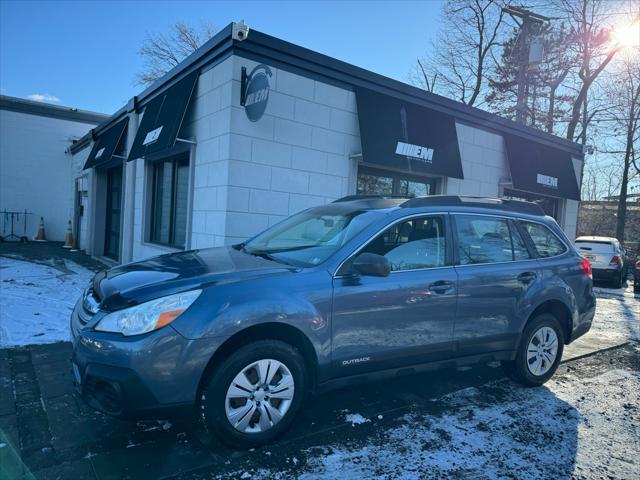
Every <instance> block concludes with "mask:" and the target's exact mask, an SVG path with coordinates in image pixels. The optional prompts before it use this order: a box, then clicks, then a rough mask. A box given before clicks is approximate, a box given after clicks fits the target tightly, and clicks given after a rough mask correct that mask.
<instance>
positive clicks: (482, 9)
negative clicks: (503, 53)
mask: <svg viewBox="0 0 640 480" xmlns="http://www.w3.org/2000/svg"><path fill="white" fill-rule="evenodd" d="M503 3H504V2H503V1H502V0H447V1H446V2H445V4H444V7H443V10H442V24H441V28H440V32H439V34H438V36H437V40H436V41H435V43H434V44H433V46H432V49H431V51H432V52H433V53H431V54H430V55H429V56H427V58H425V59H419V60H418V65H417V66H416V72H415V74H414V76H413V80H414V83H417V84H418V85H420V86H422V87H423V88H425V89H427V90H429V91H435V92H436V93H440V94H442V95H444V96H447V97H450V98H454V99H456V100H459V101H460V102H462V103H466V104H467V105H476V104H477V103H478V101H479V100H480V101H481V100H483V96H482V95H481V93H482V91H483V88H484V87H485V85H486V74H487V70H488V68H487V63H488V62H489V61H490V59H491V52H492V50H493V49H496V48H497V47H498V46H499V33H500V27H501V25H502V23H503V19H504V15H503V12H502V6H503ZM429 71H431V72H432V73H431V75H429V74H428V72H429ZM436 79H437V80H438V82H437V84H435V86H434V83H435V80H436ZM434 87H435V88H434Z"/></svg>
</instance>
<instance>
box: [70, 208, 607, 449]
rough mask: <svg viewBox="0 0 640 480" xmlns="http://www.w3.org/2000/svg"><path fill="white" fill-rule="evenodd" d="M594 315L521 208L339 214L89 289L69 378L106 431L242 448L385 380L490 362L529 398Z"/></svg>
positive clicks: (553, 231)
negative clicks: (310, 399)
mask: <svg viewBox="0 0 640 480" xmlns="http://www.w3.org/2000/svg"><path fill="white" fill-rule="evenodd" d="M594 313H595V297H594V294H593V290H592V278H591V267H590V264H589V262H588V260H586V259H585V258H583V257H581V256H580V255H579V254H578V253H577V252H576V250H575V249H574V248H573V246H572V244H571V242H570V241H569V240H568V239H567V237H566V236H565V234H564V233H563V232H562V230H561V229H560V228H559V227H558V225H557V224H556V222H555V221H554V220H553V219H552V218H550V217H547V216H545V215H544V213H543V212H542V210H541V209H540V208H539V207H538V206H537V205H536V204H533V203H528V202H520V201H513V200H506V199H491V198H471V197H451V196H432V197H421V198H389V197H357V196H356V197H345V198H343V199H340V200H338V201H335V202H333V203H331V204H329V205H325V206H320V207H316V208H311V209H308V210H305V211H303V212H301V213H298V214H296V215H293V216H291V217H289V218H287V219H285V220H284V221H282V222H281V223H279V224H277V225H275V226H273V227H271V228H269V229H268V230H266V231H264V232H262V233H260V234H258V235H256V236H255V237H253V238H252V239H250V240H248V241H246V242H244V243H241V244H238V245H233V246H229V247H220V248H211V249H203V250H192V251H185V252H180V253H174V254H169V255H162V256H159V257H155V258H150V259H148V260H144V261H141V262H136V263H131V264H128V265H122V266H120V267H116V268H113V269H111V270H107V271H104V272H101V273H99V274H98V275H96V277H95V278H94V279H93V281H92V283H91V285H90V286H89V287H88V288H87V290H86V292H85V293H84V295H83V297H82V298H80V299H79V300H78V303H77V305H76V307H75V310H74V312H73V315H72V318H71V330H72V333H73V339H74V349H73V370H74V374H75V378H76V383H77V388H78V391H79V393H80V395H81V396H82V398H83V399H84V400H85V401H86V402H87V403H88V404H89V405H91V406H92V407H94V408H96V409H98V410H100V411H103V412H105V413H107V414H111V415H114V416H121V417H129V418H132V417H134V418H135V417H141V416H159V415H165V414H167V413H168V411H175V410H178V409H183V408H185V407H186V408H187V409H195V410H196V411H197V412H198V415H199V416H200V417H201V419H202V421H203V422H204V424H205V426H206V427H207V428H208V430H209V431H210V432H211V433H212V434H213V435H215V436H216V437H218V438H219V439H220V440H222V441H224V442H226V443H229V444H232V445H237V446H247V445H258V444H262V443H265V442H268V441H270V440H271V439H273V438H274V437H276V436H277V435H278V434H280V433H281V432H282V431H283V430H285V429H286V428H287V426H288V425H289V424H290V423H291V422H292V421H293V419H294V417H295V415H296V412H297V411H298V410H299V409H300V407H301V404H302V403H303V401H304V399H305V397H306V396H307V394H308V393H318V392H322V391H326V390H328V389H331V388H334V387H337V386H342V385H345V384H351V383H353V382H357V381H367V380H371V379H374V378H380V377H385V376H386V377H389V376H393V375H395V374H397V373H399V372H402V373H403V374H404V373H406V372H407V371H415V372H419V371H423V370H425V369H429V368H433V367H434V366H438V365H442V364H444V363H447V364H452V363H454V364H469V363H474V362H486V361H494V360H499V361H501V362H502V363H503V365H504V367H505V369H506V370H507V372H508V373H509V375H510V376H511V377H512V378H514V379H516V380H517V381H519V382H521V383H523V384H525V385H540V384H542V383H544V382H545V381H546V380H548V379H549V378H550V377H551V376H552V375H553V373H554V372H555V370H556V368H557V367H558V363H559V362H560V359H561V357H562V351H563V347H564V345H566V344H568V343H570V342H572V341H573V340H575V339H576V338H578V337H579V336H581V335H583V334H584V333H586V332H587V331H588V330H589V328H590V327H591V322H592V319H593V316H594Z"/></svg>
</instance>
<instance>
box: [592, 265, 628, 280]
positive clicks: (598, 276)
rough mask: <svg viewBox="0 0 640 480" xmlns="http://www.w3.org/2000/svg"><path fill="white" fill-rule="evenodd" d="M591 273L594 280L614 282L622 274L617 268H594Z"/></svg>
mask: <svg viewBox="0 0 640 480" xmlns="http://www.w3.org/2000/svg"><path fill="white" fill-rule="evenodd" d="M592 271H593V278H594V280H614V279H618V278H619V277H620V275H621V274H622V270H621V269H619V268H594V269H592Z"/></svg>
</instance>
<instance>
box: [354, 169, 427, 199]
mask: <svg viewBox="0 0 640 480" xmlns="http://www.w3.org/2000/svg"><path fill="white" fill-rule="evenodd" d="M435 187H436V180H435V179H434V178H424V177H416V176H412V175H405V174H401V173H395V172H388V171H385V170H377V169H373V168H367V167H360V168H358V186H357V193H358V195H403V196H407V197H423V196H426V195H433V194H434V193H435Z"/></svg>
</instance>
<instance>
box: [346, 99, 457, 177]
mask: <svg viewBox="0 0 640 480" xmlns="http://www.w3.org/2000/svg"><path fill="white" fill-rule="evenodd" d="M356 102H357V104H358V119H359V122H360V138H361V141H362V157H363V161H364V162H366V163H371V164H376V165H380V166H382V167H387V168H395V169H401V170H406V171H409V172H414V173H427V174H434V175H443V176H445V177H453V178H464V177H463V174H462V162H461V160H460V149H459V147H458V135H457V133H456V122H455V118H454V117H453V116H451V115H447V114H445V113H441V112H438V111H436V110H432V109H430V108H427V107H423V106H422V105H418V104H415V103H412V102H409V101H403V100H400V99H398V98H395V97H392V96H389V95H384V94H381V93H377V92H374V91H372V90H369V89H365V88H356Z"/></svg>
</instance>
